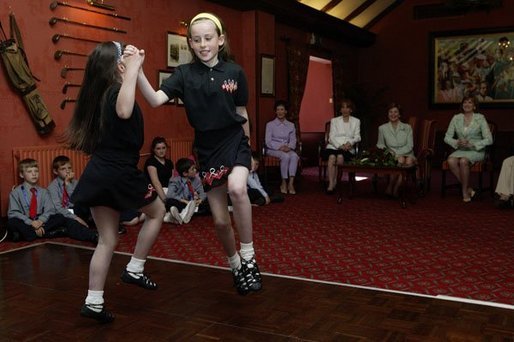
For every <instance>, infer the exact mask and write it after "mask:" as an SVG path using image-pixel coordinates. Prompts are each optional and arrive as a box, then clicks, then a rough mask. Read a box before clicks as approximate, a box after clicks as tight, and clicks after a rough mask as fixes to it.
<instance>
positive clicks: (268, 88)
mask: <svg viewBox="0 0 514 342" xmlns="http://www.w3.org/2000/svg"><path fill="white" fill-rule="evenodd" d="M261 95H264V96H275V57H274V56H270V55H262V56H261Z"/></svg>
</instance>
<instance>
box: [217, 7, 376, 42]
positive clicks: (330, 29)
mask: <svg viewBox="0 0 514 342" xmlns="http://www.w3.org/2000/svg"><path fill="white" fill-rule="evenodd" d="M208 1H210V2H213V3H217V4H219V5H222V6H225V7H229V8H233V9H236V10H239V11H251V10H258V11H263V12H268V13H270V14H272V15H274V16H275V20H276V21H278V22H281V23H284V24H287V25H290V26H292V27H296V28H299V29H301V30H304V31H307V32H313V33H317V34H320V35H322V36H324V37H327V38H331V39H334V40H337V41H342V42H345V43H347V44H350V45H353V46H371V45H372V44H373V43H374V42H375V39H376V35H375V34H374V33H372V32H369V31H366V30H364V29H361V28H360V27H357V26H355V25H352V24H350V23H348V22H345V21H343V20H341V19H337V18H335V17H333V16H331V15H328V14H326V13H323V12H320V11H318V10H316V9H314V8H312V7H309V6H307V5H304V4H302V3H300V2H298V1H296V0H208Z"/></svg>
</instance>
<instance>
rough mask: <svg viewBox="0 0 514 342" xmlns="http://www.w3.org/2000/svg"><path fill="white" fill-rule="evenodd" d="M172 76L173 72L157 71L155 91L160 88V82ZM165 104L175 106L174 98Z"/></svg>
mask: <svg viewBox="0 0 514 342" xmlns="http://www.w3.org/2000/svg"><path fill="white" fill-rule="evenodd" d="M172 74H173V71H170V70H159V72H158V75H157V89H159V88H160V87H161V84H162V82H163V81H164V80H165V79H167V78H168V77H170V76H171V75H172ZM166 104H175V98H172V99H171V100H169V101H168V102H167V103H166Z"/></svg>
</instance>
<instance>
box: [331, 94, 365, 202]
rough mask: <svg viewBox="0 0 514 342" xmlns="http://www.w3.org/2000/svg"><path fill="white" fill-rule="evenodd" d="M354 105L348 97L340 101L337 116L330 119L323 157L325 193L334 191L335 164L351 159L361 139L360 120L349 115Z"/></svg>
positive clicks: (335, 182)
mask: <svg viewBox="0 0 514 342" xmlns="http://www.w3.org/2000/svg"><path fill="white" fill-rule="evenodd" d="M354 109H355V106H354V104H353V102H352V101H351V100H349V99H343V100H342V101H341V107H340V110H339V113H340V114H341V115H340V116H338V117H335V118H333V119H332V120H330V133H329V137H328V143H327V146H326V148H325V151H324V156H323V157H324V158H326V159H328V166H327V171H328V187H327V193H329V194H331V193H333V192H334V188H335V187H336V185H337V179H336V178H337V166H336V165H343V163H344V161H345V160H346V161H349V160H352V159H353V158H354V156H355V153H356V150H355V144H356V143H358V142H359V141H361V122H360V120H359V119H357V118H356V117H353V116H351V114H352V112H353V111H354Z"/></svg>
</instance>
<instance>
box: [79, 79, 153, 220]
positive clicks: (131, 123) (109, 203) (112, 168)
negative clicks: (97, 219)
mask: <svg viewBox="0 0 514 342" xmlns="http://www.w3.org/2000/svg"><path fill="white" fill-rule="evenodd" d="M119 90H120V85H115V86H113V87H111V88H110V89H109V90H108V91H107V96H106V102H105V104H104V111H105V112H106V113H108V115H107V118H106V122H105V129H104V133H103V136H102V138H101V141H100V143H99V144H98V146H97V148H96V149H95V151H94V152H93V154H92V156H91V160H90V161H89V162H88V164H87V165H86V168H85V170H84V173H83V174H82V176H81V177H80V179H79V182H78V184H77V187H76V188H75V191H74V192H73V195H72V197H71V201H72V202H73V203H75V204H79V203H80V204H81V205H86V206H88V207H95V206H106V207H110V208H113V209H115V210H118V211H123V210H127V209H138V208H141V207H143V206H145V205H146V204H149V203H151V202H152V201H153V200H154V199H155V197H156V193H155V191H154V189H153V187H152V186H151V185H150V184H149V182H148V180H147V179H146V177H145V175H144V174H143V173H142V172H141V171H140V170H138V168H137V163H138V161H139V150H140V149H141V147H142V146H143V141H144V123H143V116H142V114H141V109H140V108H139V106H138V104H137V103H135V104H134V110H133V112H132V115H131V117H130V118H129V119H121V118H119V117H118V115H117V113H116V99H117V98H118V93H119Z"/></svg>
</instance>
